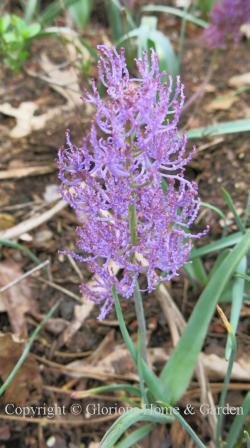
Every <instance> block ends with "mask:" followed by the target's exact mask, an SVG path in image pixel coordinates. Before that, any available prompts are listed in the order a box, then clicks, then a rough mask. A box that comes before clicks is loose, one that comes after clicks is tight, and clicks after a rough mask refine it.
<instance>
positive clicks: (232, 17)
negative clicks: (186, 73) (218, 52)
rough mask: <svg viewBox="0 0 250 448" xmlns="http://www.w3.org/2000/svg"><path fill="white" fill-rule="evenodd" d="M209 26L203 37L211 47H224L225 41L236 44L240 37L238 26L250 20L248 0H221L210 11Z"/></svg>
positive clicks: (249, 2)
mask: <svg viewBox="0 0 250 448" xmlns="http://www.w3.org/2000/svg"><path fill="white" fill-rule="evenodd" d="M210 19H211V20H210V21H211V24H210V26H209V27H208V28H207V29H206V30H205V31H204V33H203V38H204V41H205V42H206V43H207V45H208V46H209V47H211V48H225V47H226V44H227V42H230V41H233V42H234V43H235V44H237V43H238V42H239V41H240V39H241V37H242V34H241V31H240V28H241V26H242V25H243V24H245V23H249V22H250V0H221V1H219V2H217V3H216V4H215V5H214V7H213V9H212V11H211V13H210Z"/></svg>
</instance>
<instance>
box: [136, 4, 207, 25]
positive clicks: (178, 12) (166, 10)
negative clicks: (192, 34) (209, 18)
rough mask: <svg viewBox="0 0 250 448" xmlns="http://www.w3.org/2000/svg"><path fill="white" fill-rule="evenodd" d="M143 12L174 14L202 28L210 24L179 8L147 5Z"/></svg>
mask: <svg viewBox="0 0 250 448" xmlns="http://www.w3.org/2000/svg"><path fill="white" fill-rule="evenodd" d="M142 11H145V12H164V13H166V14H173V15H174V16H177V17H181V18H183V16H185V20H187V21H188V22H192V23H194V24H195V25H198V26H200V27H201V28H207V27H208V23H207V22H205V20H202V19H199V18H198V17H196V16H194V15H193V14H189V13H186V11H185V10H182V9H179V8H173V7H172V6H163V5H147V6H144V7H143V8H142Z"/></svg>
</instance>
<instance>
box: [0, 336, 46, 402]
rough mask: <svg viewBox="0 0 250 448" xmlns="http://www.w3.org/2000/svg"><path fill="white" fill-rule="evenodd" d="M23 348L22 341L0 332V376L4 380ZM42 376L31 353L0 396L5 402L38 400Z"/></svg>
mask: <svg viewBox="0 0 250 448" xmlns="http://www.w3.org/2000/svg"><path fill="white" fill-rule="evenodd" d="M23 349H24V343H21V342H18V341H17V340H15V338H14V337H13V335H12V334H10V333H7V334H3V333H0V376H1V379H2V381H5V380H6V379H7V377H8V375H9V373H10V372H11V371H12V369H13V368H14V367H15V365H16V363H17V361H18V360H19V358H20V356H21V354H22V352H23ZM41 389H42V378H41V375H40V372H39V366H38V364H37V363H36V361H35V360H34V359H33V358H32V356H31V355H28V356H27V358H26V360H25V362H24V364H23V365H22V366H21V367H20V369H19V370H18V372H17V374H16V376H15V377H14V379H13V381H12V382H11V383H10V385H9V386H8V389H7V390H6V392H5V394H4V396H3V397H2V398H1V400H3V401H4V402H5V403H15V404H21V405H24V404H27V403H32V402H36V401H38V400H39V398H40V395H41Z"/></svg>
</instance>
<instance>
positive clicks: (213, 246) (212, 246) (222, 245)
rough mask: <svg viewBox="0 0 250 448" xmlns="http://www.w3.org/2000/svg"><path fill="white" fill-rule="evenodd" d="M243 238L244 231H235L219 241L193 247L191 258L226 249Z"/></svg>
mask: <svg viewBox="0 0 250 448" xmlns="http://www.w3.org/2000/svg"><path fill="white" fill-rule="evenodd" d="M241 238H242V233H241V232H235V233H233V234H232V235H229V236H225V237H223V238H220V239H219V240H218V241H214V242H213V243H209V244H207V245H206V246H203V247H199V248H198V249H193V250H191V254H190V256H189V260H194V258H196V257H203V256H204V255H208V254H211V253H213V252H217V251H219V250H222V249H226V248H227V247H231V246H234V245H235V244H237V243H239V241H240V240H241Z"/></svg>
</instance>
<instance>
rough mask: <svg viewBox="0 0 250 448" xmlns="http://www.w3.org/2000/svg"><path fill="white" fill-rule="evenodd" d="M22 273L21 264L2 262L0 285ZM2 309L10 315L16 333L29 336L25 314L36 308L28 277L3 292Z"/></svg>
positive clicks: (20, 335) (23, 336) (21, 336)
mask: <svg viewBox="0 0 250 448" xmlns="http://www.w3.org/2000/svg"><path fill="white" fill-rule="evenodd" d="M21 275H22V271H21V270H20V266H19V265H18V264H17V263H15V262H14V261H5V262H2V263H0V287H4V286H6V285H8V284H9V283H11V282H12V281H13V280H16V279H17V278H18V277H20V276H21ZM0 303H1V304H2V305H1V310H2V311H3V310H4V311H6V312H7V313H8V316H9V320H10V324H11V328H12V330H13V332H14V333H15V335H17V336H18V337H20V338H27V336H28V331H27V325H26V319H25V314H26V313H28V312H32V311H35V310H36V302H35V300H34V299H33V296H32V291H31V289H30V287H29V284H28V279H27V278H26V279H24V280H22V281H21V282H19V283H17V284H16V285H13V286H12V287H10V288H9V289H7V290H6V291H4V292H3V293H2V294H1V297H0Z"/></svg>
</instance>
